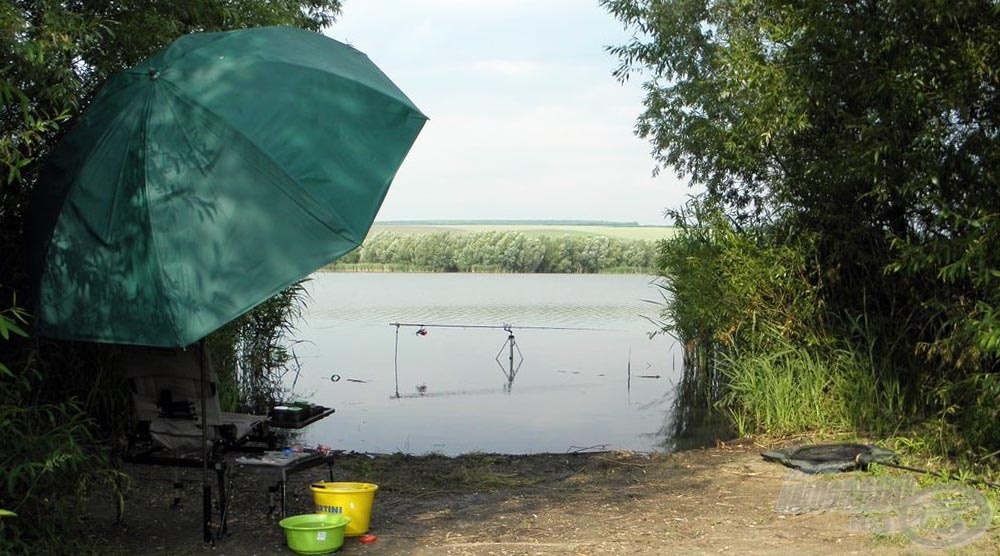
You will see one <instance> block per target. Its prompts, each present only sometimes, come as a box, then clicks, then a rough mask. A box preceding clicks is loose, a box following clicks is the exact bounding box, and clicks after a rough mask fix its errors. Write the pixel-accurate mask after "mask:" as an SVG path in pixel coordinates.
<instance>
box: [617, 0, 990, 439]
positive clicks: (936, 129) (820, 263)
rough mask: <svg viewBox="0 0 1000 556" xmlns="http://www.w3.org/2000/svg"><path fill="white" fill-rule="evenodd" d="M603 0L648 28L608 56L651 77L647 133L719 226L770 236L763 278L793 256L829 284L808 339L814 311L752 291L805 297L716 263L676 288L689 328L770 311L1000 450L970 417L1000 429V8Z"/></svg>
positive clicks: (916, 406) (643, 125) (628, 70)
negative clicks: (762, 304)
mask: <svg viewBox="0 0 1000 556" xmlns="http://www.w3.org/2000/svg"><path fill="white" fill-rule="evenodd" d="M602 4H603V5H604V6H605V7H606V8H607V9H608V10H609V11H610V12H611V13H612V14H614V15H615V16H616V17H618V18H619V19H620V20H621V21H622V22H623V23H625V24H626V26H627V27H629V28H630V29H631V30H633V31H634V34H633V37H634V38H633V39H632V40H631V41H629V42H628V43H626V44H624V45H620V46H617V47H614V48H612V49H611V51H612V52H613V53H615V54H616V55H618V56H619V58H620V60H621V66H620V67H619V69H618V70H617V72H616V73H617V76H618V77H619V78H620V79H628V78H630V77H631V76H642V78H643V79H645V83H644V88H645V91H646V100H645V111H644V112H643V113H642V114H641V115H640V117H639V120H638V124H637V132H638V133H639V135H641V136H643V137H645V138H647V139H649V140H650V141H651V143H652V144H653V149H654V154H655V157H656V159H657V160H658V162H659V163H660V164H661V165H662V166H663V167H670V168H673V169H675V170H676V171H677V172H679V173H680V174H682V175H685V176H687V177H689V178H690V179H691V182H692V183H694V184H697V185H702V186H704V187H705V190H706V195H707V199H708V200H709V204H710V206H714V207H718V209H719V211H720V212H721V213H722V214H724V215H726V217H727V218H728V219H729V220H730V221H731V222H730V223H729V224H726V225H722V224H720V223H718V222H712V221H706V223H705V224H706V227H707V230H706V231H705V233H711V234H715V233H719V234H725V233H727V232H726V230H728V229H730V228H731V229H733V230H735V234H736V235H738V236H744V237H745V239H746V241H748V242H750V244H751V245H756V244H757V243H759V241H760V234H761V233H762V232H763V233H766V234H767V235H768V236H769V238H768V240H767V241H768V243H767V245H769V247H768V249H766V250H765V251H764V252H762V253H761V255H760V257H752V259H754V260H756V262H753V263H751V264H750V269H751V272H752V274H753V275H752V276H748V277H747V278H748V279H750V281H749V282H747V284H748V285H749V286H750V287H752V288H757V287H763V288H765V292H767V290H766V288H770V287H771V286H772V284H769V283H767V282H766V281H761V280H756V281H754V277H755V276H756V277H758V278H759V275H758V274H757V273H756V271H755V270H754V269H755V268H757V266H755V265H758V263H759V265H758V266H759V268H766V267H767V266H768V265H770V264H775V263H776V264H777V268H779V269H788V268H793V269H794V268H797V267H800V263H801V262H803V261H804V262H806V263H807V266H806V269H807V270H808V272H807V273H805V274H804V275H803V276H801V277H796V276H794V275H790V276H789V279H790V280H792V281H793V282H798V283H802V282H803V281H804V282H805V283H807V284H809V285H811V286H812V287H815V288H817V289H816V290H815V291H814V292H812V293H810V295H809V297H807V298H803V301H805V302H806V305H810V304H811V305H812V308H813V310H814V313H815V314H814V315H812V318H813V319H814V320H811V321H810V320H809V319H806V320H805V321H802V322H805V323H806V327H805V328H804V329H802V328H800V329H798V330H799V331H800V332H801V331H805V335H803V336H801V337H799V338H797V339H796V338H794V337H793V336H789V335H788V334H787V333H786V329H787V326H786V324H792V325H793V329H794V322H795V320H794V319H798V318H800V317H802V316H803V315H802V314H801V313H800V311H799V309H801V308H802V306H798V305H796V304H795V303H791V304H788V303H779V304H778V305H776V307H782V308H783V309H782V310H789V311H790V315H791V316H792V317H793V319H792V320H791V321H789V320H788V319H787V318H782V316H781V315H778V314H774V311H764V312H761V311H759V310H758V309H755V306H754V305H753V304H754V303H757V302H758V301H761V300H765V299H770V298H771V297H772V296H773V295H774V293H785V294H789V295H792V296H793V297H794V296H797V295H799V292H802V291H805V290H803V289H802V288H799V287H795V288H792V289H791V290H789V291H787V292H775V291H774V290H771V291H770V292H769V293H765V295H762V296H760V297H757V296H754V295H746V294H745V292H742V293H741V288H742V287H743V285H744V284H743V283H741V282H739V281H738V280H730V279H728V278H726V279H724V280H721V281H720V280H718V279H715V278H713V277H712V276H711V274H710V273H709V272H708V271H707V270H706V271H705V272H703V274H702V277H703V278H704V279H705V285H704V287H702V288H700V289H699V286H697V285H696V282H694V281H693V280H692V281H686V282H685V283H684V285H681V286H676V287H678V288H681V287H684V288H686V287H689V286H690V287H691V288H693V290H692V291H690V292H680V293H683V294H684V295H686V296H687V297H685V298H683V299H681V300H680V301H678V302H677V303H678V307H677V308H676V309H672V311H674V312H675V313H677V314H678V315H679V316H682V317H685V316H686V317H690V319H691V320H688V321H683V322H679V323H678V324H677V325H676V326H677V327H693V326H695V325H696V323H699V322H701V323H707V326H708V328H707V329H706V330H681V331H680V332H681V333H682V334H696V335H700V336H702V337H704V336H705V335H706V334H707V335H714V336H718V337H720V338H724V337H726V336H727V335H731V333H732V330H731V329H730V328H726V327H725V325H726V323H727V322H729V321H728V320H727V319H729V318H730V316H731V315H737V316H739V315H753V314H759V315H760V316H761V317H762V318H764V319H765V320H766V322H767V323H768V324H769V325H770V326H772V327H773V328H775V329H776V330H777V331H778V337H779V338H782V339H786V340H789V341H792V342H793V345H795V349H796V350H802V349H805V350H812V348H811V347H810V346H811V344H810V342H812V341H814V340H815V341H819V342H822V343H825V344H827V345H840V346H846V347H842V348H841V349H848V350H849V351H850V352H851V353H853V354H866V355H865V357H864V358H863V359H862V360H863V361H872V362H873V363H874V365H875V367H874V368H873V369H872V373H875V374H873V375H872V377H871V380H875V383H877V384H887V383H886V382H885V381H886V380H889V379H891V380H892V384H893V385H894V386H893V387H894V388H895V387H898V388H899V390H900V392H901V394H902V396H904V397H905V398H906V404H905V405H906V407H907V408H908V409H907V411H911V409H909V408H912V411H914V412H915V413H916V414H915V415H914V417H922V416H925V415H930V416H937V417H938V418H941V419H943V421H944V422H946V423H947V424H949V425H954V429H953V430H955V431H956V433H957V436H956V437H955V438H954V439H953V442H956V443H959V444H962V443H967V444H969V445H970V446H971V447H974V448H975V449H986V450H987V451H993V450H995V449H996V448H998V447H1000V441H998V439H997V438H996V436H995V434H992V433H990V432H988V431H986V430H972V429H970V428H969V427H972V428H978V429H982V428H983V427H986V428H988V429H990V430H992V429H993V428H995V426H994V425H988V424H987V423H990V422H991V421H989V419H990V417H991V416H992V415H993V414H992V413H991V411H990V409H991V408H993V407H997V406H998V405H1000V396H998V392H997V391H996V389H995V388H993V386H992V385H993V384H994V383H995V381H996V379H995V377H996V374H997V372H998V371H1000V352H998V350H1000V326H998V320H997V319H998V315H997V311H998V310H1000V309H998V307H1000V306H998V303H1000V299H998V293H997V291H998V289H997V287H996V285H997V283H996V279H997V278H998V277H1000V260H998V258H997V257H998V255H997V253H1000V245H998V244H997V242H998V239H997V238H1000V229H998V219H997V215H998V214H1000V196H998V195H997V194H996V192H997V191H998V190H1000V156H998V155H1000V133H997V129H1000V103H998V102H997V100H998V98H1000V97H998V91H1000V72H997V71H996V68H997V67H1000V5H998V4H997V3H996V2H993V1H990V0H962V1H958V2H908V1H904V0H887V1H884V2H805V3H788V2H781V1H777V0H762V1H758V2H737V1H733V0H662V1H659V0H658V1H649V0H603V1H602ZM779 232H780V233H779ZM786 247H787V248H788V252H787V253H781V249H783V248H786ZM678 253H680V252H678ZM733 253H734V252H733V251H729V250H725V251H722V252H719V253H711V252H708V251H704V252H703V254H704V255H705V256H708V257H716V256H719V257H722V256H726V255H727V254H733ZM735 253H737V254H740V255H741V256H742V253H740V252H735ZM772 255H773V256H776V257H772ZM796 256H798V257H805V259H801V258H800V259H795V258H794V257H796ZM789 257H791V258H789ZM782 260H785V261H787V262H788V264H782V263H781V261H782ZM665 264H666V265H667V266H666V271H667V272H675V271H676V270H677V269H678V268H680V269H685V266H684V265H685V264H686V265H687V266H688V267H691V268H687V269H686V270H684V272H683V273H682V276H681V279H683V280H687V278H690V277H692V276H694V274H695V269H694V268H693V267H694V266H696V263H683V261H681V260H679V259H674V260H666V261H665ZM697 264H707V266H708V267H712V266H716V265H715V264H714V263H711V262H710V263H703V262H699V263H697ZM717 266H719V267H724V266H725V265H723V264H722V263H721V260H720V261H719V262H718V265H717ZM720 286H724V287H726V288H733V290H734V291H720ZM720 294H721V295H724V298H725V299H726V301H725V303H726V304H728V303H732V304H733V306H732V307H726V306H725V305H723V307H722V314H721V315H718V316H717V317H716V319H715V320H716V322H709V321H708V320H705V319H702V320H699V315H697V314H696V312H697V311H702V312H704V313H705V314H706V315H705V317H706V319H707V318H708V317H709V316H712V315H711V313H712V312H713V310H715V308H716V307H718V305H719V302H718V301H714V300H713V296H718V295H720ZM696 296H697V297H696ZM785 301H788V300H785ZM685 303H687V308H686V309H684V304H685ZM793 307H798V308H796V309H793ZM727 311H729V312H727ZM671 316H674V315H671ZM805 316H807V317H809V315H805ZM862 321H863V322H865V323H866V324H865V326H864V327H863V333H860V332H859V331H860V330H862V329H859V328H858V327H856V326H855V325H854V323H858V322H862ZM751 322H752V321H751ZM739 323H740V324H741V326H745V325H746V321H744V320H739ZM810 334H811V335H812V336H814V338H810V337H809V335H810ZM734 345H736V344H734ZM739 347H740V348H741V349H747V348H746V346H744V345H739ZM776 353H777V352H774V353H771V355H775V354H776ZM870 353H874V357H870V356H868V355H867V354H870ZM760 354H761V355H765V354H767V352H761V353H760ZM804 360H805V361H807V360H809V359H808V358H806V359H804ZM865 365H866V366H867V363H866V364H865ZM876 371H877V373H876ZM971 387H976V388H979V389H980V390H975V392H976V394H972V393H970V391H969V388H971ZM980 394H981V395H980ZM993 422H995V421H993ZM959 424H961V425H959ZM970 449H971V448H970Z"/></svg>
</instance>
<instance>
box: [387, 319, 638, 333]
mask: <svg viewBox="0 0 1000 556" xmlns="http://www.w3.org/2000/svg"><path fill="white" fill-rule="evenodd" d="M389 326H395V327H396V328H399V327H401V326H404V327H412V328H421V329H427V328H486V329H492V330H506V331H507V332H510V331H511V330H513V329H515V328H516V329H518V330H587V331H593V332H623V330H622V329H620V328H588V327H580V326H573V327H570V326H514V325H513V324H507V323H503V324H501V325H499V326H498V325H490V324H439V323H416V322H390V323H389ZM421 336H423V334H421Z"/></svg>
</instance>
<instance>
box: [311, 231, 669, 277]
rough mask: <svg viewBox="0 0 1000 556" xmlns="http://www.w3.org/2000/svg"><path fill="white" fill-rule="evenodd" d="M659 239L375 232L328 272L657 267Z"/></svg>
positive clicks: (630, 269)
mask: <svg viewBox="0 0 1000 556" xmlns="http://www.w3.org/2000/svg"><path fill="white" fill-rule="evenodd" d="M656 245H657V244H656V242H655V241H647V240H626V239H614V238H608V237H605V236H580V235H563V236H529V235H525V234H523V233H521V232H515V231H489V232H479V233H474V234H455V233H450V232H439V233H427V234H399V233H395V232H388V231H387V232H377V233H375V234H373V235H372V236H370V237H369V238H368V239H366V240H365V243H364V245H362V246H361V247H359V248H358V249H355V250H354V251H352V252H351V253H348V254H347V255H345V256H344V257H342V258H341V259H340V260H339V261H338V262H337V263H336V264H334V265H331V266H329V267H327V268H328V269H329V270H344V271H349V270H357V271H393V270H397V271H422V272H518V273H534V272H550V273H595V272H609V273H611V272H616V273H635V274H641V273H646V272H652V269H653V268H654V267H655V262H656V254H657V246H656Z"/></svg>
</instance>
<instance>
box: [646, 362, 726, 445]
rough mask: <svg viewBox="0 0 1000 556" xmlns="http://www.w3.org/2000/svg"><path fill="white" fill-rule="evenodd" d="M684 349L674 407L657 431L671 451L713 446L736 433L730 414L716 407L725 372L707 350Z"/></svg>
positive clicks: (661, 443) (674, 391)
mask: <svg viewBox="0 0 1000 556" xmlns="http://www.w3.org/2000/svg"><path fill="white" fill-rule="evenodd" d="M684 352H685V353H684V359H683V366H682V374H681V377H680V380H679V382H678V383H677V386H676V387H675V389H674V390H673V400H672V411H671V412H670V413H669V416H668V418H667V419H666V420H665V421H664V425H663V427H662V428H661V429H660V431H658V433H657V437H658V438H659V443H658V445H659V447H660V448H662V449H663V450H664V451H667V452H673V451H677V450H689V449H692V448H702V447H706V446H712V445H715V444H716V443H717V442H718V441H720V440H729V439H732V438H735V436H736V433H735V431H734V430H733V429H732V425H731V423H730V422H729V420H728V418H727V417H726V416H725V415H724V414H723V413H722V412H721V411H719V409H718V408H717V407H716V402H717V401H718V400H719V398H720V396H721V395H722V386H723V384H722V374H721V373H719V372H718V371H717V370H716V369H715V367H714V366H713V365H711V363H710V358H708V357H705V356H704V354H700V355H699V354H694V353H692V352H691V351H689V350H687V349H685V350H684Z"/></svg>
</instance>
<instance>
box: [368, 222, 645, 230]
mask: <svg viewBox="0 0 1000 556" xmlns="http://www.w3.org/2000/svg"><path fill="white" fill-rule="evenodd" d="M376 224H381V225H383V226H610V227H612V228H638V227H639V223H638V222H615V221H605V220H379V221H378V222H376Z"/></svg>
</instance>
